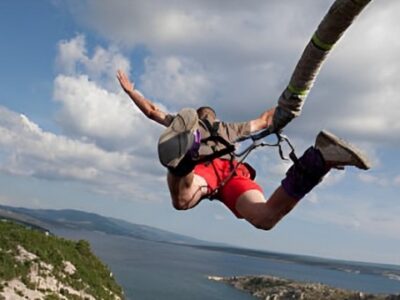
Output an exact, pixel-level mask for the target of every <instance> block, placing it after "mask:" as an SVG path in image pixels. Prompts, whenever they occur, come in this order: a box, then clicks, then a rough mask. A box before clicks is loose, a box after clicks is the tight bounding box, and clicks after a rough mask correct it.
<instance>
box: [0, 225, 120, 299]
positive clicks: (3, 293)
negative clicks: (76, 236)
mask: <svg viewBox="0 0 400 300" xmlns="http://www.w3.org/2000/svg"><path fill="white" fill-rule="evenodd" d="M122 298H123V293H122V290H121V288H120V287H119V286H118V285H117V284H116V282H115V280H114V278H113V277H112V274H111V273H110V271H109V270H108V269H107V267H106V266H104V265H103V264H102V263H101V262H100V261H99V260H98V259H97V258H96V257H95V256H94V255H93V254H92V252H91V251H90V246H89V244H88V243H87V242H85V241H78V242H73V241H69V240H65V239H61V238H57V237H55V236H52V235H51V234H49V233H46V232H41V231H38V230H32V229H29V228H26V226H23V225H17V224H14V223H12V222H9V221H2V222H0V299H88V300H92V299H115V300H117V299H122Z"/></svg>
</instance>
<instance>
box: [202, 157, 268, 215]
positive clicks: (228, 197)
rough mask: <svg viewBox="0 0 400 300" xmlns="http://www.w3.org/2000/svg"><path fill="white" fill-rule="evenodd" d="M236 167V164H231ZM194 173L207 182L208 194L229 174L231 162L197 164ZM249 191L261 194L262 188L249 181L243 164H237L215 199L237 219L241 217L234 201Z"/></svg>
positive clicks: (247, 172)
mask: <svg viewBox="0 0 400 300" xmlns="http://www.w3.org/2000/svg"><path fill="white" fill-rule="evenodd" d="M233 163H234V165H237V162H233ZM194 173H195V174H196V175H199V176H201V177H203V178H204V179H205V180H206V181H207V185H208V189H209V191H210V192H213V191H215V189H217V188H219V185H220V183H221V182H222V181H224V180H225V179H226V178H227V177H228V176H230V174H231V162H230V161H229V160H226V159H220V158H217V159H214V160H213V161H212V162H211V163H210V162H207V163H203V164H199V165H197V166H196V167H195V169H194ZM249 190H258V191H260V192H263V190H262V188H261V187H260V186H259V185H258V184H257V183H256V182H255V181H254V180H253V179H251V173H250V171H249V169H248V168H247V167H246V165H245V164H239V166H238V167H237V168H236V171H235V174H234V175H233V176H232V177H231V178H230V179H229V180H228V181H227V182H226V183H225V185H224V186H222V187H221V188H220V190H219V191H218V193H217V194H216V195H215V198H216V199H218V200H220V201H221V202H222V203H224V204H225V205H226V206H227V207H228V208H229V209H230V210H231V211H232V212H233V213H234V214H235V216H236V217H237V218H240V219H242V218H243V217H242V216H241V215H240V214H239V212H238V211H237V210H236V201H237V199H238V198H239V197H240V196H241V195H242V194H243V193H244V192H247V191H249Z"/></svg>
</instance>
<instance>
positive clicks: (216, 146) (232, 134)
mask: <svg viewBox="0 0 400 300" xmlns="http://www.w3.org/2000/svg"><path fill="white" fill-rule="evenodd" d="M217 122H218V123H219V126H218V131H217V132H218V135H220V136H221V137H222V138H224V139H225V140H226V141H228V142H230V143H232V144H234V143H235V141H236V140H237V139H238V138H240V137H243V136H247V135H249V134H250V133H251V132H250V122H231V123H226V122H219V121H217ZM199 123H200V126H199V130H200V134H201V138H202V139H204V138H207V137H209V136H210V135H211V133H210V132H209V130H208V128H207V127H206V125H205V124H204V123H203V122H202V121H201V120H200V122H199ZM210 123H211V122H210ZM212 125H213V124H212V123H211V126H212ZM224 148H225V146H224V145H223V144H221V143H218V142H214V141H209V142H208V143H207V144H204V143H202V144H201V146H200V149H199V154H200V157H201V156H204V155H209V154H212V153H214V152H215V151H218V150H222V149H224ZM221 158H225V159H230V158H231V157H230V155H229V154H227V155H224V156H222V157H221Z"/></svg>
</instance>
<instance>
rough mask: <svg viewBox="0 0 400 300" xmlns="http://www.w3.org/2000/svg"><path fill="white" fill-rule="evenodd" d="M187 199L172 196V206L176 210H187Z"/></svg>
mask: <svg viewBox="0 0 400 300" xmlns="http://www.w3.org/2000/svg"><path fill="white" fill-rule="evenodd" d="M189 202H190V201H188V199H186V198H185V197H180V196H178V197H173V198H172V206H173V207H174V208H175V209H176V210H188V209H189V208H190V206H189Z"/></svg>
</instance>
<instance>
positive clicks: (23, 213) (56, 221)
mask: <svg viewBox="0 0 400 300" xmlns="http://www.w3.org/2000/svg"><path fill="white" fill-rule="evenodd" d="M10 214H12V217H10ZM16 216H18V219H17V218H16ZM0 217H7V218H11V219H14V220H15V219H17V220H18V221H19V222H21V223H29V224H35V225H36V224H40V226H41V227H45V228H49V229H51V228H52V227H54V228H67V229H74V230H75V229H76V230H89V231H100V232H104V233H107V234H113V235H120V236H126V237H131V238H136V239H143V240H151V241H158V242H168V243H177V244H191V245H211V244H214V245H215V243H209V242H204V241H201V240H198V239H194V238H191V237H188V236H184V235H180V234H176V233H173V232H169V231H166V230H162V229H158V228H154V227H150V226H146V225H140V224H133V223H129V222H126V221H123V220H119V219H115V218H108V217H104V216H101V215H98V214H94V213H88V212H83V211H79V210H72V209H63V210H50V209H28V208H19V207H10V206H2V205H0Z"/></svg>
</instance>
